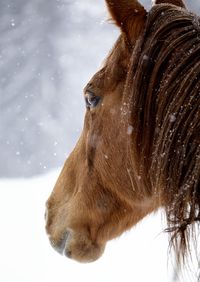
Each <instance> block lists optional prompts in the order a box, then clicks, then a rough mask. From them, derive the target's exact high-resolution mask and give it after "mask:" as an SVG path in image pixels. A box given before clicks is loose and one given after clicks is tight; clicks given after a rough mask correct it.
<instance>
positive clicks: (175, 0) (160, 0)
mask: <svg viewBox="0 0 200 282" xmlns="http://www.w3.org/2000/svg"><path fill="white" fill-rule="evenodd" d="M153 2H155V4H162V3H166V4H174V5H175V6H178V7H182V8H185V4H184V3H183V1H182V0H155V1H153Z"/></svg>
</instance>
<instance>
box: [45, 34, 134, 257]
mask: <svg viewBox="0 0 200 282" xmlns="http://www.w3.org/2000/svg"><path fill="white" fill-rule="evenodd" d="M129 60H130V53H129V50H128V46H127V45H126V42H125V40H124V37H123V36H120V38H119V40H118V41H117V44H116V46H115V48H114V49H113V51H112V52H111V55H110V56H109V58H108V59H107V61H106V63H105V65H104V67H103V69H101V70H100V71H99V72H98V73H97V74H95V75H94V77H93V78H92V79H91V81H90V82H89V83H88V85H87V86H86V87H85V90H84V96H85V100H86V107H87V111H86V115H85V122H84V129H83V132H82V135H81V137H80V139H79V141H78V143H77V145H76V147H75V149H74V151H73V152H72V153H71V155H70V156H69V158H68V160H67V161H66V163H65V166H64V168H63V171H62V173H61V175H60V177H59V179H58V182H57V184H56V186H55V188H54V191H53V193H52V195H51V197H50V199H49V201H48V203H47V207H48V216H47V217H48V220H47V232H48V234H49V235H50V241H51V243H52V245H54V247H55V248H56V249H57V250H59V251H60V252H64V253H65V254H66V255H67V256H70V257H72V258H74V259H76V260H79V261H93V260H95V259H97V258H98V257H99V256H100V255H101V254H102V252H103V250H104V247H105V243H106V241H107V240H109V239H111V238H113V237H115V236H117V235H119V234H120V233H121V232H122V231H124V230H125V229H127V228H128V227H130V226H131V225H132V224H133V223H134V221H136V220H135V216H134V214H133V213H132V208H131V205H130V201H131V198H133V197H134V191H133V187H132V183H131V180H130V177H129V169H130V168H129V167H128V166H127V165H126V164H125V162H126V156H125V152H126V138H127V137H128V135H129V134H131V133H132V132H131V127H129V128H128V127H127V128H126V132H125V133H124V130H125V127H124V124H123V112H122V98H123V95H122V93H123V89H124V86H125V80H126V74H127V66H128V63H129ZM127 199H128V200H127ZM137 214H138V213H137Z"/></svg>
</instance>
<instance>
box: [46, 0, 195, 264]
mask: <svg viewBox="0 0 200 282" xmlns="http://www.w3.org/2000/svg"><path fill="white" fill-rule="evenodd" d="M111 2H112V4H111ZM158 2H159V3H160V2H167V3H168V2H170V3H172V4H175V5H177V6H179V7H176V6H175V5H171V4H165V3H163V4H159V5H155V6H154V7H153V8H152V10H151V11H150V12H149V13H148V15H147V17H146V13H144V8H143V7H142V6H141V5H140V4H139V3H138V2H137V1H116V2H115V1H114V0H112V1H107V4H108V7H109V10H110V11H111V14H112V17H113V19H114V20H115V21H116V23H117V24H118V25H119V22H122V21H123V22H125V24H124V25H122V26H121V28H122V35H121V36H120V37H119V39H118V41H117V43H116V44H115V46H114V48H113V50H112V51H111V53H110V55H109V56H108V58H107V60H106V61H105V64H104V67H103V68H102V69H101V70H100V71H99V72H98V73H97V74H95V75H94V77H93V78H92V79H91V81H90V82H89V83H88V85H87V86H86V88H85V90H84V93H85V95H87V93H88V91H89V92H93V93H95V95H96V96H99V97H101V101H100V103H99V105H98V106H97V107H95V108H90V109H88V110H87V112H86V116H85V123H84V129H83V132H82V135H81V137H80V140H79V141H78V143H77V145H76V147H75V149H74V151H73V152H72V153H71V155H70V157H69V158H68V160H67V161H66V164H65V166H64V168H63V170H62V172H61V175H60V177H59V179H58V181H57V184H56V186H55V188H54V191H53V193H52V195H51V197H50V199H49V200H48V203H47V208H48V216H47V226H46V228H47V232H48V234H49V235H50V241H51V243H52V244H53V245H54V247H55V248H57V249H58V250H59V251H61V252H63V251H64V252H65V254H66V255H67V256H70V257H72V258H74V259H76V260H79V261H83V262H85V261H93V260H95V259H97V258H98V257H99V256H100V255H101V254H102V253H103V250H104V248H105V245H106V242H107V241H108V240H110V239H112V238H114V237H116V236H119V235H120V234H121V233H122V232H124V231H125V230H127V229H129V228H131V227H132V226H133V225H135V224H136V223H137V222H138V221H140V220H141V219H142V218H143V217H145V216H146V215H147V214H149V213H151V212H152V211H155V210H157V209H158V208H159V207H163V208H164V209H165V211H166V215H167V220H168V231H169V233H170V235H171V237H172V242H173V244H174V247H175V250H176V252H177V257H178V259H180V258H181V257H182V258H184V257H185V254H186V251H187V249H189V236H190V234H191V235H193V224H194V223H195V222H199V221H200V95H199V92H200V27H199V23H200V21H199V18H198V17H196V16H195V15H193V14H191V13H189V12H187V11H186V10H185V9H182V8H180V7H184V4H183V2H182V1H157V3H158ZM115 3H117V4H115ZM124 4H126V6H128V8H127V9H125V8H123V7H125V6H123V5H124ZM138 7H139V8H138ZM120 8H121V10H120ZM136 8H137V9H138V13H137V15H135V13H134V11H133V14H132V13H131V12H130V11H131V10H135V9H136ZM120 11H122V14H120V13H121V12H120ZM140 12H141V14H140ZM126 13H128V14H127V16H126ZM131 15H132V16H131ZM144 15H145V16H144ZM135 17H139V19H140V20H138V21H137V20H135ZM124 19H125V20H124ZM129 21H130V22H129ZM124 26H126V28H125V29H124ZM130 26H131V27H130ZM134 31H136V32H135V33H134ZM63 242H64V244H63Z"/></svg>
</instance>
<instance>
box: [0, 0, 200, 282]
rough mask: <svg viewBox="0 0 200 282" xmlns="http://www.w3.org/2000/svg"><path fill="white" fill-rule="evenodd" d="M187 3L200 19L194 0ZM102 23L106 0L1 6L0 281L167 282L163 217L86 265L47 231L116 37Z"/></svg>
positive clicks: (15, 1)
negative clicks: (88, 99)
mask: <svg viewBox="0 0 200 282" xmlns="http://www.w3.org/2000/svg"><path fill="white" fill-rule="evenodd" d="M141 2H142V3H143V4H144V5H145V7H146V8H147V9H149V7H150V2H151V1H150V0H149V1H147V0H146V1H145V0H143V1H141ZM186 2H187V4H188V6H189V7H190V9H193V10H194V11H196V13H198V14H200V1H199V0H191V1H190V0H188V1H186ZM107 18H108V15H107V11H106V9H105V5H104V0H98V1H97V0H96V1H94V0H77V1H76V0H29V1H26V0H1V1H0V155H1V161H0V223H1V225H0V226H1V227H0V228H1V229H0V232H1V233H0V281H3V282H12V281H17V282H18V281H20V282H32V281H33V282H36V281H44V282H45V281H48V282H50V281H61V282H62V281H67V280H69V279H73V281H75V282H76V281H82V282H84V281H87V282H90V281H95V282H96V281H136V282H143V281H144V282H146V281H154V282H156V281H159V282H165V281H167V282H171V281H172V276H173V270H172V266H171V263H170V262H168V261H167V246H168V243H167V236H166V234H162V233H161V231H162V230H163V229H164V226H165V225H164V223H162V222H161V214H160V212H159V213H158V215H156V216H150V217H149V218H147V219H145V220H144V222H142V223H141V224H139V226H137V227H136V229H134V230H132V231H131V232H129V233H127V234H125V235H124V236H122V237H121V238H120V239H117V240H114V241H113V242H111V243H110V244H109V245H108V248H107V250H106V253H105V255H104V256H103V258H102V259H100V260H99V261H97V262H95V263H94V264H91V265H80V264H77V263H75V262H71V261H69V260H67V259H64V258H62V257H60V256H59V255H57V254H56V253H55V252H54V251H53V250H51V248H50V246H49V244H48V240H47V237H46V235H45V231H44V220H43V214H44V203H45V201H46V199H47V197H48V196H49V194H50V191H51V190H52V188H53V185H54V183H55V181H56V178H57V177H58V174H59V168H60V167H61V166H62V164H63V162H64V160H65V159H66V157H67V155H68V154H69V152H70V150H71V149H72V148H73V146H74V144H75V142H76V140H77V138H78V136H79V134H80V131H81V128H82V121H83V117H84V110H85V109H84V106H85V105H84V102H83V99H82V88H83V87H84V85H85V84H86V83H87V81H88V80H89V78H90V77H91V76H92V75H93V74H94V73H95V71H96V70H97V69H98V68H99V66H100V65H101V62H102V60H103V58H104V57H105V56H106V54H107V53H108V51H109V49H110V48H111V46H112V45H113V43H114V41H115V39H116V38H117V36H118V34H119V32H118V30H117V29H116V28H115V27H114V26H113V25H111V24H109V23H107V21H106V19H107ZM38 175H40V176H38ZM167 265H168V266H169V267H168V270H167ZM191 275H192V274H189V276H188V275H187V274H186V275H185V277H184V279H182V280H181V282H189V281H191V282H196V280H195V278H194V277H193V278H191Z"/></svg>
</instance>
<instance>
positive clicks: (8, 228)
mask: <svg viewBox="0 0 200 282" xmlns="http://www.w3.org/2000/svg"><path fill="white" fill-rule="evenodd" d="M58 173H59V172H58V171H54V172H52V173H50V174H48V175H46V176H43V177H40V178H33V179H29V180H12V181H11V180H1V181H0V224H1V229H0V230H1V233H0V238H1V240H0V281H2V282H14V281H15V282H38V281H42V282H46V281H48V282H55V281H59V282H64V281H65V282H66V281H69V280H71V281H73V282H79V281H81V282H86V281H87V282H94V281H95V282H102V281H105V282H109V281H111V282H112V281H115V282H118V281H125V282H133V281H135V282H147V281H148V282H151V281H152V282H172V281H173V280H172V275H173V270H172V266H171V263H170V261H168V260H167V249H168V242H167V235H166V234H163V233H162V232H161V231H162V230H163V228H164V225H163V224H162V223H161V213H160V212H159V213H158V214H157V215H151V216H149V217H148V218H147V219H145V220H144V221H143V222H142V223H140V224H139V225H138V226H137V227H136V228H134V229H132V230H131V231H130V232H128V233H126V234H125V235H123V236H122V237H121V238H119V239H116V240H114V241H112V242H110V243H109V244H108V246H107V249H106V252H105V254H104V255H103V257H102V258H101V259H100V260H99V261H97V262H95V263H92V264H85V265H81V264H79V263H76V262H74V261H70V260H68V259H66V258H65V257H61V256H60V255H58V254H57V253H56V252H55V251H54V250H53V249H52V248H51V247H50V245H49V242H48V239H47V236H46V234H45V230H44V225H45V224H44V206H45V201H46V199H47V198H48V196H49V194H50V192H51V190H52V187H53V185H54V183H55V180H56V178H57V176H58ZM180 281H181V282H196V281H197V280H196V279H195V278H194V277H193V278H191V277H190V278H188V277H187V275H186V276H185V278H184V279H181V280H180Z"/></svg>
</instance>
